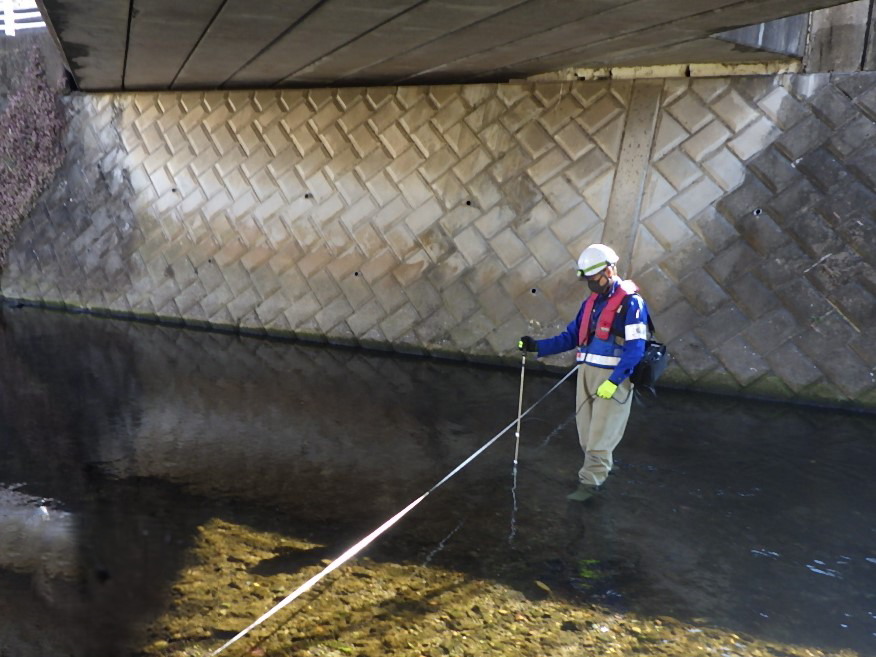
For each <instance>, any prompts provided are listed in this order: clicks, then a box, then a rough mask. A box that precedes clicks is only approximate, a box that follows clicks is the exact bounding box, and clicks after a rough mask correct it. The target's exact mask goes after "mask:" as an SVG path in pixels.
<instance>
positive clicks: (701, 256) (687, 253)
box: [659, 237, 714, 280]
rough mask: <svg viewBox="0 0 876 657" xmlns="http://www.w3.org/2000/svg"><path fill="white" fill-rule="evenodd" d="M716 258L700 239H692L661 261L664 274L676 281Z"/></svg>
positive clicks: (679, 245) (674, 249) (678, 246)
mask: <svg viewBox="0 0 876 657" xmlns="http://www.w3.org/2000/svg"><path fill="white" fill-rule="evenodd" d="M713 258H714V256H713V254H712V252H711V251H709V249H708V248H707V247H706V245H705V244H703V243H702V241H700V239H699V238H698V237H692V238H690V239H688V240H686V241H684V242H682V243H681V244H677V245H675V246H674V248H673V249H672V251H671V253H669V254H668V255H666V256H664V257H663V258H660V259H659V264H660V267H661V268H662V269H663V271H664V272H666V273H667V274H669V275H670V276H672V277H673V278H674V279H676V280H681V279H682V278H684V276H686V275H687V274H689V273H690V272H692V271H693V270H695V269H699V268H701V267H703V266H704V265H706V264H707V263H708V262H711V261H712V260H713Z"/></svg>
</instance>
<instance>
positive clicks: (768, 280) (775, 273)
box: [758, 242, 812, 290]
mask: <svg viewBox="0 0 876 657" xmlns="http://www.w3.org/2000/svg"><path fill="white" fill-rule="evenodd" d="M765 256H766V257H765V258H764V259H763V261H762V262H761V264H760V265H759V267H758V273H759V274H760V276H761V278H762V280H763V281H764V283H765V284H766V285H767V287H769V288H770V289H772V290H775V289H777V288H779V287H781V286H782V285H785V284H787V283H790V282H791V281H794V280H797V279H798V278H799V277H801V276H803V272H804V271H805V270H806V268H807V267H809V266H810V265H811V264H812V258H811V257H810V256H808V255H806V254H805V253H803V251H801V250H800V248H799V247H798V246H797V245H796V244H795V243H794V242H788V243H787V244H784V245H782V246H779V247H777V248H775V249H773V250H771V251H770V252H769V253H767V254H765Z"/></svg>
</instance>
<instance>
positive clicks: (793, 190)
mask: <svg viewBox="0 0 876 657" xmlns="http://www.w3.org/2000/svg"><path fill="white" fill-rule="evenodd" d="M822 198H823V194H822V193H821V192H820V191H818V190H817V189H816V188H815V187H814V186H813V185H812V183H810V182H809V181H808V180H807V179H805V178H803V177H801V178H800V179H799V180H797V182H795V183H794V184H792V185H791V186H790V187H788V188H787V189H786V190H784V191H783V192H781V193H779V194H777V195H776V196H775V197H774V198H773V199H772V200H770V201H769V206H770V210H771V215H772V217H773V219H774V220H775V222H776V223H777V224H779V226H781V227H783V228H788V227H789V226H792V225H793V224H794V223H795V222H796V221H797V220H798V217H799V216H800V215H801V214H803V213H805V212H807V211H808V210H810V209H811V208H813V207H814V206H815V205H816V204H818V203H819V202H820V201H821V200H822ZM758 207H760V206H758Z"/></svg>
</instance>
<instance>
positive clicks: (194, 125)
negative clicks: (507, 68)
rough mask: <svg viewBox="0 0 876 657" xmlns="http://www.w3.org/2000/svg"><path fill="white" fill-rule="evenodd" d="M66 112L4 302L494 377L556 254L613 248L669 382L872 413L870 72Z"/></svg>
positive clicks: (559, 257) (202, 98)
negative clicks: (488, 370)
mask: <svg viewBox="0 0 876 657" xmlns="http://www.w3.org/2000/svg"><path fill="white" fill-rule="evenodd" d="M68 109H69V113H70V117H71V127H70V130H69V133H68V139H67V140H68V144H67V145H68V156H67V162H66V163H65V166H64V169H63V172H62V174H60V175H59V176H58V179H57V180H56V182H55V185H54V188H53V189H51V190H50V191H49V192H48V193H47V194H46V195H45V196H44V198H43V200H42V202H41V203H40V205H39V207H38V208H37V209H36V211H35V212H34V213H33V215H32V216H31V217H30V219H29V221H28V222H27V223H26V225H25V226H24V228H23V230H22V233H21V234H20V235H19V239H18V242H17V245H16V247H15V249H14V250H13V252H12V253H11V254H10V262H9V266H8V267H7V270H6V271H5V272H4V273H3V276H2V294H3V295H4V296H6V297H7V298H13V299H28V300H35V301H38V302H41V303H48V304H61V305H68V306H74V307H81V308H88V309H92V310H99V311H110V312H113V313H122V314H132V315H136V316H145V317H162V318H167V319H177V320H182V321H183V322H185V323H187V324H192V325H206V324H209V325H223V326H231V327H235V328H240V329H244V330H251V331H256V332H259V331H267V332H275V333H285V334H294V335H297V336H300V337H306V338H311V339H324V340H328V341H331V342H336V343H343V344H362V345H365V346H375V347H380V348H388V349H395V350H398V351H404V352H412V353H424V354H435V355H446V356H455V357H462V358H469V359H474V360H486V361H506V362H513V361H514V360H516V359H517V356H516V348H515V346H516V342H517V338H518V337H519V336H520V335H522V334H526V333H529V334H532V335H535V336H538V337H546V336H549V335H553V334H555V333H556V332H558V331H559V330H561V329H562V328H563V327H564V326H565V325H566V324H567V323H568V322H569V321H570V320H571V319H572V318H573V317H574V315H575V313H576V312H577V310H578V308H579V306H580V303H581V300H582V296H583V290H582V287H581V285H580V284H579V283H577V281H576V280H575V277H574V274H573V262H574V259H575V258H576V257H577V255H578V253H579V252H580V251H581V249H582V248H584V247H585V246H586V245H587V244H589V243H590V242H593V241H599V240H603V239H604V240H605V241H606V242H609V243H611V244H612V245H614V246H615V247H616V248H617V250H618V252H619V253H621V257H622V262H621V269H622V273H623V274H624V275H626V276H632V277H633V278H634V279H635V280H636V281H637V282H638V283H639V285H640V286H641V287H642V289H643V294H644V296H645V297H646V299H647V301H648V303H649V305H650V308H651V310H652V313H653V315H654V319H655V323H656V324H657V327H658V336H659V337H660V338H662V339H664V340H665V341H667V342H668V343H669V345H670V349H671V351H672V353H673V355H674V357H675V358H674V362H673V365H672V366H671V369H670V371H669V372H668V374H667V381H668V382H672V383H675V384H677V385H690V386H693V387H696V388H701V389H721V390H732V391H738V392H742V393H744V394H752V395H764V396H776V397H783V398H797V399H806V400H830V401H839V402H844V403H850V404H853V405H857V406H873V405H876V373H874V368H876V348H874V347H873V339H874V337H876V335H874V334H876V302H874V296H876V273H874V265H876V229H874V221H876V217H874V211H876V210H874V209H876V202H874V200H876V174H874V171H876V74H867V73H859V74H851V75H845V76H840V75H835V76H832V77H831V76H829V75H826V74H824V75H808V76H802V75H801V76H791V75H788V76H778V77H769V76H765V77H749V78H708V79H667V80H637V81H621V80H614V81H610V82H609V81H605V82H574V83H571V82H567V83H526V84H508V85H495V84H492V85H465V86H432V87H397V88H396V87H384V88H344V89H335V90H331V89H320V90H282V91H255V92H246V91H232V92H205V93H194V92H191V93H168V92H161V93H138V94H105V95H88V96H84V95H82V96H72V97H70V98H69V99H68ZM549 362H550V363H552V364H556V365H560V364H563V365H565V364H568V363H569V362H571V358H570V357H569V356H562V357H554V358H553V359H550V360H549Z"/></svg>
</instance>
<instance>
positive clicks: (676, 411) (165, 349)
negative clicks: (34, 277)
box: [0, 307, 876, 657]
mask: <svg viewBox="0 0 876 657" xmlns="http://www.w3.org/2000/svg"><path fill="white" fill-rule="evenodd" d="M0 313H2V314H0V359H2V360H0V443H2V451H0V655H4V656H5V655H10V656H14V657H29V656H30V655H43V656H50V655H72V656H76V657H78V656H79V655H83V656H84V655H88V656H90V657H93V656H102V655H108V656H109V655H118V656H122V655H141V654H149V655H177V656H180V655H206V654H208V653H209V651H210V650H213V649H215V648H217V647H218V646H219V645H221V644H222V643H223V642H224V641H225V640H227V639H228V638H230V637H231V636H233V635H234V634H235V633H236V632H237V631H238V630H240V629H242V628H243V627H245V626H246V625H248V624H249V623H250V622H251V621H252V620H254V619H255V618H256V617H257V616H258V615H260V614H261V613H263V612H264V611H266V610H267V609H268V608H269V607H271V606H272V605H273V604H274V603H275V602H277V601H278V600H279V599H281V598H282V597H283V596H284V595H285V594H286V593H288V592H289V591H291V590H292V589H294V588H295V587H296V586H298V585H299V584H300V583H301V582H303V581H304V580H305V579H307V578H308V577H310V576H311V575H312V574H314V573H315V572H317V571H318V570H319V569H320V568H321V567H322V566H323V564H324V563H326V560H328V559H332V558H334V557H335V556H337V555H338V554H340V553H341V552H343V551H344V550H345V549H346V548H347V547H349V546H350V545H351V544H352V543H354V542H355V541H356V540H358V539H359V538H361V537H362V536H364V535H365V534H367V533H368V532H370V531H371V530H372V529H374V528H375V527H377V526H378V525H379V524H380V523H382V522H383V521H384V520H386V519H387V518H388V517H389V516H391V515H392V514H394V513H395V512H396V511H398V510H399V509H401V508H402V507H403V506H405V505H406V504H407V503H408V502H410V501H412V500H413V499H415V498H416V497H417V496H419V495H420V494H421V493H423V492H424V491H425V490H427V489H429V488H430V487H431V486H432V485H433V484H434V483H435V482H436V481H438V480H439V479H440V478H441V477H443V476H444V474H446V473H447V472H449V471H450V470H452V469H453V468H454V467H455V466H456V465H457V464H458V463H460V462H461V461H462V460H464V459H465V458H466V457H467V456H468V455H469V454H470V453H471V452H473V451H474V450H475V449H477V448H478V447H480V446H481V445H482V444H483V443H484V442H485V441H486V440H488V439H489V438H490V437H492V436H493V435H495V434H496V432H497V431H499V430H500V429H502V428H503V427H504V426H506V425H507V424H508V423H509V422H510V421H511V420H512V419H514V417H515V416H516V407H517V391H518V384H519V371H514V370H513V369H501V368H487V367H479V366H473V365H466V364H459V363H451V362H445V361H438V360H430V359H421V358H406V357H400V356H398V355H390V354H379V353H366V352H363V351H360V350H355V349H344V348H336V347H327V346H320V345H310V344H302V343H295V342H282V341H270V340H264V339H258V338H242V337H238V336H233V335H225V334H219V333H207V332H203V331H192V330H186V329H180V328H172V327H162V326H156V325H149V324H138V323H134V322H122V321H116V320H109V319H103V318H95V317H89V316H82V315H72V314H64V313H57V312H49V311H42V310H36V309H30V308H21V309H13V308H9V307H3V308H2V310H0ZM557 378H558V377H557V376H556V375H554V374H546V373H536V372H532V373H530V374H529V375H528V376H527V383H526V390H525V400H526V403H525V405H526V404H529V403H532V402H533V401H535V400H536V399H538V398H539V397H540V396H541V395H542V394H543V393H544V392H546V391H547V390H548V389H549V388H550V387H551V386H552V385H553V384H554V383H555V382H556V380H557ZM573 400H574V389H573V386H572V384H571V382H569V383H567V384H564V386H563V387H561V388H559V389H558V390H557V391H556V392H555V393H554V394H552V395H551V396H549V397H548V398H547V399H546V400H545V401H544V402H543V403H542V404H540V405H539V406H538V407H537V408H536V409H535V410H534V411H533V412H532V413H531V414H530V416H528V417H527V418H526V419H525V420H524V421H523V425H522V438H521V448H520V470H519V473H518V482H517V489H516V498H517V504H518V508H517V511H516V514H515V516H514V521H515V525H514V527H513V530H514V538H513V541H509V535H510V533H511V531H512V526H511V521H512V515H511V512H512V496H511V462H512V457H513V450H514V436H513V432H509V433H508V434H506V436H504V437H503V438H502V439H500V440H499V441H498V442H497V443H496V445H494V446H493V447H492V448H491V449H490V450H488V451H487V452H485V453H484V454H483V455H482V456H481V457H480V458H478V459H477V460H476V461H474V462H473V463H472V464H471V465H470V466H469V467H467V468H466V469H465V470H463V471H462V472H461V473H460V474H459V475H457V476H456V477H454V478H453V479H451V480H450V481H449V482H448V483H447V484H446V485H444V486H443V487H441V488H440V489H438V490H436V491H435V492H434V493H433V494H431V495H430V496H429V497H428V498H427V499H426V500H425V501H424V502H423V503H422V504H421V505H420V506H419V507H418V508H417V509H415V510H414V511H413V512H412V513H411V514H410V515H409V516H407V517H405V518H404V519H403V520H402V521H401V522H400V523H399V524H398V525H397V526H395V527H394V528H392V529H391V530H390V531H389V532H387V533H386V534H385V535H383V536H382V537H380V539H378V540H377V541H376V542H375V544H374V545H372V546H371V547H369V548H368V550H367V551H366V552H365V553H364V554H363V555H362V557H361V558H359V559H357V560H356V561H354V562H352V563H351V564H349V565H347V566H344V567H343V568H342V569H340V570H339V571H338V573H336V575H335V576H332V577H331V578H329V579H327V580H326V581H325V582H322V583H321V584H320V585H318V587H317V589H316V590H315V591H312V592H310V593H308V594H306V595H305V596H304V597H303V598H302V599H301V600H300V601H298V602H296V603H295V604H293V605H290V607H289V608H288V609H287V610H284V611H283V612H281V613H279V614H277V616H276V617H274V618H272V619H270V620H269V621H267V622H266V623H265V624H264V625H263V626H262V627H260V628H258V629H257V630H256V631H254V632H253V634H252V636H248V637H246V638H244V639H243V640H241V641H240V642H239V643H238V644H235V645H234V646H232V647H231V648H229V649H228V651H227V652H226V653H224V654H229V655H256V656H258V655H338V656H340V655H347V654H349V655H366V656H368V657H371V656H372V655H375V656H376V655H381V654H393V655H430V656H431V655H436V656H437V655H445V654H451V655H457V654H459V655H473V656H478V655H488V654H489V655H493V654H496V655H499V654H504V655H515V654H518V655H547V654H550V655H590V654H673V655H690V654H716V655H737V654H738V655H747V654H752V655H819V654H831V655H876V489H874V487H873V486H872V481H873V473H874V472H876V417H874V416H872V415H864V414H854V413H847V412H839V411H833V410H826V409H814V408H804V407H799V406H790V405H783V404H776V403H765V402H756V401H751V400H741V399H733V398H723V397H715V396H709V395H702V394H694V393H690V392H682V391H673V390H663V391H661V393H660V395H659V397H658V398H657V399H656V400H649V401H647V403H646V405H640V406H636V407H634V409H633V415H632V418H631V421H630V424H629V427H628V429H627V434H626V437H625V439H624V441H623V442H622V444H621V446H620V448H619V449H618V451H617V453H616V457H617V461H618V465H617V468H616V471H615V472H614V473H613V474H612V476H611V477H610V479H609V482H608V485H607V486H606V490H605V491H604V493H603V495H602V496H601V498H600V499H598V500H596V501H595V502H593V503H592V504H587V505H575V504H570V503H567V502H566V500H565V495H566V493H568V492H569V491H570V490H571V489H572V487H573V486H574V479H575V472H576V471H577V468H578V467H579V466H580V461H581V454H580V452H579V448H578V446H577V438H576V434H575V427H574V421H573V417H572V410H573Z"/></svg>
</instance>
